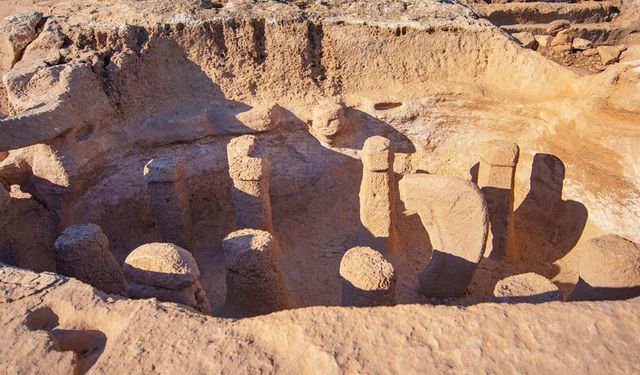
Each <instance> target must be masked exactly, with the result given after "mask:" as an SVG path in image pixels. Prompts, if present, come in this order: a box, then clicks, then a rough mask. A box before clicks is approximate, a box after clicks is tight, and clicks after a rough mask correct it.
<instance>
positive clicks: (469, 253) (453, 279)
mask: <svg viewBox="0 0 640 375" xmlns="http://www.w3.org/2000/svg"><path fill="white" fill-rule="evenodd" d="M400 198H401V199H402V201H403V202H404V205H405V207H406V209H407V210H410V211H413V212H416V213H417V214H418V216H419V217H420V219H421V220H422V224H424V226H425V228H426V229H427V231H428V233H429V239H430V241H431V245H432V246H433V252H432V255H431V260H430V261H429V263H428V264H427V265H426V268H425V269H424V270H423V271H422V272H421V273H420V280H419V281H420V292H421V293H422V294H424V295H426V296H430V297H451V296H460V295H462V294H463V293H464V292H465V291H466V288H467V286H468V285H469V283H470V282H471V277H472V276H473V271H474V270H475V268H476V266H477V265H478V262H479V261H480V259H481V258H482V255H483V254H484V249H485V245H486V240H487V232H488V227H489V217H488V210H487V204H486V203H485V200H484V197H483V196H482V193H481V192H480V189H479V188H478V187H477V186H476V185H475V184H473V183H472V182H469V181H465V180H462V179H459V178H455V177H449V176H433V175H428V174H412V175H407V176H404V177H403V178H402V180H400Z"/></svg>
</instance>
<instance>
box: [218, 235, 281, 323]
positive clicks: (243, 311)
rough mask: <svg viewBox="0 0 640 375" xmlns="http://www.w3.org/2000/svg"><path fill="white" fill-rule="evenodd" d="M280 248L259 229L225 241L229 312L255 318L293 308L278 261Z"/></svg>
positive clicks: (226, 298) (226, 300)
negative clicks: (277, 255)
mask: <svg viewBox="0 0 640 375" xmlns="http://www.w3.org/2000/svg"><path fill="white" fill-rule="evenodd" d="M277 246H278V245H277V243H276V240H275V239H274V238H273V236H272V235H271V234H270V233H269V232H265V231H262V230H256V229H242V230H238V231H235V232H233V233H231V234H229V235H228V236H227V237H226V238H225V239H224V240H223V241H222V248H223V249H224V263H225V267H226V283H227V294H226V297H225V308H226V309H227V311H228V312H230V313H231V314H234V315H235V314H238V315H244V316H254V315H261V314H267V313H270V312H274V311H278V310H283V309H286V308H288V307H290V303H289V299H288V295H287V291H286V289H285V287H284V282H283V280H282V275H281V274H280V270H279V269H278V264H277V261H276V253H277V250H278V249H277Z"/></svg>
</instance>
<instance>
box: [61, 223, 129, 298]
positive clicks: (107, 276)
mask: <svg viewBox="0 0 640 375" xmlns="http://www.w3.org/2000/svg"><path fill="white" fill-rule="evenodd" d="M53 247H54V255H55V260H56V271H57V272H59V273H60V274H62V275H65V276H69V277H75V278H77V279H78V280H81V281H84V282H86V283H88V284H91V285H93V286H94V287H96V288H98V289H100V290H102V291H104V292H106V293H112V294H120V295H123V296H124V295H127V282H126V281H125V279H124V275H123V274H122V270H121V269H120V266H119V265H118V262H117V261H116V259H115V258H114V257H113V255H112V254H111V251H110V250H109V240H108V239H107V236H105V235H104V233H102V229H100V227H99V226H97V225H95V224H81V225H74V226H71V227H68V228H67V229H65V230H64V231H63V232H62V234H61V235H60V237H58V238H57V239H56V242H55V243H54V244H53Z"/></svg>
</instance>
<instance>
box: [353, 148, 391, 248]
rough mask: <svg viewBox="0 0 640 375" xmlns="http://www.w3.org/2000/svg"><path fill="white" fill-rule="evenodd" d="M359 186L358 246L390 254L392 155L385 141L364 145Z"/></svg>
mask: <svg viewBox="0 0 640 375" xmlns="http://www.w3.org/2000/svg"><path fill="white" fill-rule="evenodd" d="M360 155H361V157H362V164H363V170H362V183H361V184H360V194H359V196H360V222H361V223H362V227H361V230H360V236H359V241H358V242H359V244H360V245H362V246H369V247H372V248H374V249H376V250H378V251H382V252H385V251H390V250H393V247H394V246H393V243H394V239H395V237H394V236H395V216H394V215H395V210H394V208H395V207H394V204H395V198H394V197H395V191H394V189H395V178H394V174H393V173H394V172H393V152H392V150H391V143H390V142H389V140H388V139H387V138H384V137H380V136H374V137H370V138H369V139H367V140H366V141H365V142H364V146H363V147H362V152H361V154H360Z"/></svg>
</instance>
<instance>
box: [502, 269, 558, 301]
mask: <svg viewBox="0 0 640 375" xmlns="http://www.w3.org/2000/svg"><path fill="white" fill-rule="evenodd" d="M493 296H494V299H495V301H496V302H508V303H523V302H524V303H541V302H549V301H561V300H562V294H561V293H560V291H559V290H558V287H557V286H555V284H553V283H552V282H551V281H549V279H547V278H546V277H544V276H541V275H538V274H537V273H533V272H529V273H523V274H520V275H514V276H509V277H507V278H505V279H503V280H500V281H499V282H498V283H497V284H496V287H495V289H494V290H493Z"/></svg>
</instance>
